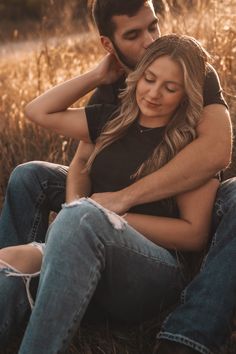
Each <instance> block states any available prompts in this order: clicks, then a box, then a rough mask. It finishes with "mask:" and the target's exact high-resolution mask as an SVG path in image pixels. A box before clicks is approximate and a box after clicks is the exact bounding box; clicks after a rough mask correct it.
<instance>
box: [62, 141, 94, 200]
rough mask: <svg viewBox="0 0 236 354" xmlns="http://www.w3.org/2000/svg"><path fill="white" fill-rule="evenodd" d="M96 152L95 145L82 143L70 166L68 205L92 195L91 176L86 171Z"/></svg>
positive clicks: (67, 186)
mask: <svg viewBox="0 0 236 354" xmlns="http://www.w3.org/2000/svg"><path fill="white" fill-rule="evenodd" d="M93 150H94V144H90V143H85V142H83V141H81V142H80V143H79V146H78V149H77V151H76V153H75V156H74V158H73V160H72V162H71V164H70V166H69V171H68V175H67V180H66V203H71V202H73V201H74V200H76V199H79V198H81V197H88V196H90V194H91V182H90V176H89V174H88V172H87V171H85V167H86V163H87V161H88V159H89V157H90V155H91V153H92V152H93Z"/></svg>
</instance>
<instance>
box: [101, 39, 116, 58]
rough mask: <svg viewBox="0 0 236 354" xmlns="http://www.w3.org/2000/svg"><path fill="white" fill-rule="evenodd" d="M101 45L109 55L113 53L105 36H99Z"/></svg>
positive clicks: (110, 43)
mask: <svg viewBox="0 0 236 354" xmlns="http://www.w3.org/2000/svg"><path fill="white" fill-rule="evenodd" d="M100 39H101V43H102V46H103V48H104V49H105V50H106V51H107V52H108V53H110V54H113V53H114V47H113V44H112V41H111V40H110V39H109V38H108V37H107V36H101V37H100Z"/></svg>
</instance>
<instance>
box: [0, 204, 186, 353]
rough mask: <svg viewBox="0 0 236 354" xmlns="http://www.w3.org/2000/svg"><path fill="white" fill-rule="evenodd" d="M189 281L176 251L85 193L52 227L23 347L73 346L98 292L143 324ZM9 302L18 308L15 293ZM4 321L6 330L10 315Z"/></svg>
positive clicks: (102, 300)
mask: <svg viewBox="0 0 236 354" xmlns="http://www.w3.org/2000/svg"><path fill="white" fill-rule="evenodd" d="M4 277H5V275H4V274H2V276H1V277H0V288H1V279H3V282H4V281H5V280H4ZM11 280H12V282H14V281H15V279H14V278H12V279H11ZM17 280H18V279H17ZM183 286H184V277H183V271H182V266H181V264H180V263H179V261H178V259H177V257H175V256H174V255H172V254H171V253H170V252H169V251H167V250H166V249H164V248H162V247H159V246H157V245H155V244H154V243H153V242H151V241H149V240H148V239H147V238H145V237H144V236H142V235H141V234H139V233H138V232H137V231H135V230H134V229H133V228H131V227H130V226H129V225H128V224H127V223H126V222H125V221H124V220H123V219H122V218H121V217H119V216H117V215H115V214H113V215H112V218H110V215H109V214H107V213H106V212H105V211H104V210H101V209H100V208H98V207H97V206H96V205H94V204H93V203H92V202H90V201H89V200H86V199H85V200H83V201H80V202H77V203H73V204H71V205H69V206H64V207H63V209H62V210H61V211H60V212H59V214H58V216H57V218H56V219H55V221H54V222H53V223H52V224H51V225H50V227H49V231H48V235H47V243H46V250H45V254H44V258H43V264H42V270H41V275H40V281H39V286H38V291H37V297H36V302H35V307H34V309H33V311H32V314H31V316H30V320H29V324H28V326H27V329H26V332H25V335H24V338H23V341H22V344H21V347H20V350H19V353H20V354H23V353H25V354H26V353H27V354H28V353H34V354H37V353H39V354H41V353H44V354H49V353H50V354H54V353H58V352H64V351H65V350H66V349H68V346H69V342H70V340H71V337H72V336H73V335H74V334H75V332H76V330H77V328H78V326H79V324H80V322H81V319H82V318H83V316H84V313H85V311H86V310H87V308H88V305H89V303H90V301H91V299H92V297H94V299H93V301H96V303H97V304H98V306H99V308H101V309H103V310H104V312H105V313H106V314H107V317H108V318H112V319H113V320H116V321H122V322H123V321H124V322H126V323H139V322H141V321H143V320H146V319H150V318H153V316H154V315H155V314H157V315H158V314H159V313H160V311H161V310H162V308H166V307H168V306H170V304H173V303H175V302H176V301H177V299H178V296H179V295H180V292H181V289H182V288H183ZM0 301H1V299H0ZM6 306H12V303H11V296H10V294H8V304H7V305H6ZM0 321H1V320H0ZM1 322H2V321H1ZM2 325H3V326H4V329H6V328H7V326H8V319H7V318H5V323H4V324H2ZM2 333H3V332H2Z"/></svg>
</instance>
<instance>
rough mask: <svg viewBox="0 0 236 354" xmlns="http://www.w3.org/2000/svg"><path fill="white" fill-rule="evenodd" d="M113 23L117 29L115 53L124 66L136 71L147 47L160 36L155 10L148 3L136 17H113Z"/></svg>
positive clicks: (114, 36)
mask: <svg viewBox="0 0 236 354" xmlns="http://www.w3.org/2000/svg"><path fill="white" fill-rule="evenodd" d="M127 1H128V0H127ZM112 21H113V23H114V24H115V28H116V29H115V32H114V35H113V40H112V44H113V49H114V53H115V55H116V56H117V58H118V59H119V61H120V62H121V63H122V64H124V65H125V66H127V67H128V68H129V69H134V67H135V65H136V64H137V62H138V60H139V59H140V58H141V57H142V56H143V54H144V53H145V51H146V49H147V47H148V46H149V45H150V44H151V43H152V42H153V41H154V40H155V39H157V38H158V37H159V36H160V29H159V25H158V19H157V17H156V14H155V12H154V9H153V7H152V6H150V3H148V2H146V3H144V5H143V6H142V7H141V8H140V10H139V11H138V12H137V13H136V14H135V15H134V16H131V17H129V16H127V15H121V16H113V17H112Z"/></svg>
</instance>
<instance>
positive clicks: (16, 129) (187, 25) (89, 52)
mask: <svg viewBox="0 0 236 354" xmlns="http://www.w3.org/2000/svg"><path fill="white" fill-rule="evenodd" d="M168 3H170V2H168ZM160 23H161V29H162V33H163V34H164V33H171V32H179V33H184V34H188V35H191V36H194V37H195V38H197V39H199V40H200V41H201V42H202V43H203V44H204V46H205V48H206V49H207V50H208V51H209V52H210V54H211V55H212V63H213V65H214V66H215V68H216V69H217V71H218V73H219V76H220V79H221V83H222V86H223V89H224V94H225V97H226V99H227V102H228V105H229V109H230V113H231V117H232V122H233V125H234V123H235V122H236V25H235V24H236V2H235V0H225V1H218V0H216V1H215V0H209V1H198V6H197V7H196V8H195V9H194V10H190V9H188V10H187V9H186V8H184V7H182V9H181V11H180V12H179V13H174V12H173V11H170V8H169V7H168V4H167V2H166V13H165V17H164V18H161V19H160ZM13 44H14V46H13V47H14V48H15V49H14V50H13V51H11V50H8V47H7V46H6V51H5V54H2V55H1V57H0V209H1V206H2V202H3V196H4V193H5V189H6V185H7V181H8V178H9V175H10V173H11V171H12V170H13V168H14V167H15V166H16V165H18V164H20V163H23V162H26V161H30V160H46V161H51V162H57V163H61V164H69V162H70V160H71V157H72V156H73V153H74V151H75V149H76V146H77V141H74V140H71V139H67V138H65V137H63V136H57V135H55V134H52V133H49V132H48V131H46V130H44V129H41V128H39V127H37V126H36V125H34V124H33V123H31V122H29V121H27V120H26V119H25V117H24V113H23V110H24V106H25V104H26V103H27V102H29V101H30V100H32V99H33V98H34V97H35V96H37V95H39V94H40V93H42V92H43V91H45V90H46V89H48V88H50V87H51V86H53V85H55V84H57V83H59V82H61V81H63V80H66V79H69V78H71V77H72V76H74V75H77V74H80V73H83V72H85V71H86V70H88V69H89V68H91V67H92V66H93V65H95V64H96V62H97V61H98V60H99V59H100V58H101V57H102V56H103V54H104V52H103V50H102V48H101V46H100V44H99V39H98V37H97V35H96V33H95V31H92V30H91V32H87V33H82V34H73V35H71V36H68V35H67V36H63V35H62V34H57V37H56V39H55V38H54V39H53V40H52V39H50V38H49V37H48V36H47V35H46V34H45V33H44V32H43V33H39V40H38V41H37V42H36V43H33V42H32V44H30V45H29V43H28V44H27V43H24V42H23V43H18V42H17V40H15V42H14V43H13ZM13 44H12V43H11V44H9V46H10V47H11V46H12V45H13ZM0 53H4V52H3V51H2V52H1V47H0ZM85 102H86V98H85V99H83V100H81V102H79V103H78V105H83V104H84V103H85ZM212 129H214V127H212ZM232 175H236V162H234V155H233V159H232V164H231V166H230V168H229V170H228V171H226V173H225V178H226V177H229V176H232ZM160 320H161V319H159V320H158V321H154V322H149V323H147V324H144V325H143V326H138V327H135V328H127V329H125V330H124V328H123V329H122V331H120V330H117V329H115V330H111V329H110V327H106V325H104V327H103V328H102V329H101V328H99V329H97V327H92V328H91V327H88V328H87V327H84V328H82V330H81V332H80V333H79V334H78V336H76V338H75V341H74V344H73V345H72V346H71V349H70V352H71V353H80V354H99V353H101V354H150V353H151V348H152V347H153V345H154V342H155V334H156V332H157V330H158V325H159V324H158V323H160ZM157 322H158V323H157ZM124 332H125V334H124ZM17 342H18V340H16V346H17ZM14 352H16V351H14V348H13V349H12V351H7V352H6V353H9V354H10V353H11V354H13V353H14ZM225 353H227V354H233V353H234V354H235V353H236V348H235V345H234V343H233V342H232V343H231V346H230V347H229V348H228V349H227V350H226V352H225Z"/></svg>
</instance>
